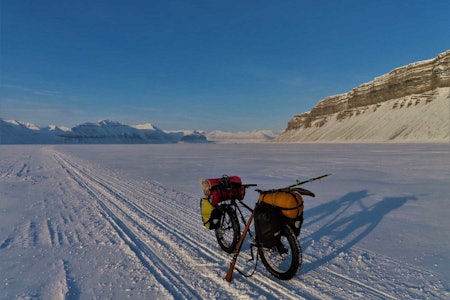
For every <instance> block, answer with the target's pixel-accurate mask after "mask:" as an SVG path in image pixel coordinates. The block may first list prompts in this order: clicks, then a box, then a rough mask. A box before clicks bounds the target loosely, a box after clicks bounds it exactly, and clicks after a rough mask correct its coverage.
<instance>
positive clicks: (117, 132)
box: [0, 119, 276, 144]
mask: <svg viewBox="0 0 450 300" xmlns="http://www.w3.org/2000/svg"><path fill="white" fill-rule="evenodd" d="M275 137H276V133H273V132H272V131H268V130H260V131H258V130H257V131H251V132H236V133H232V132H223V131H213V132H211V133H209V134H207V133H206V132H200V131H194V130H185V131H164V130H161V129H159V128H158V127H156V126H154V125H152V124H150V123H147V124H143V125H134V126H129V125H124V124H121V123H119V122H114V121H110V120H102V121H99V122H96V123H84V124H81V125H77V126H75V127H73V128H66V127H58V126H56V125H50V126H47V127H43V128H40V127H38V126H36V125H34V124H32V123H28V122H22V121H16V120H3V119H0V144H169V143H249V142H253V143H255V142H265V141H269V140H272V139H274V138H275Z"/></svg>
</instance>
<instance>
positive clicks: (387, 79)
mask: <svg viewBox="0 0 450 300" xmlns="http://www.w3.org/2000/svg"><path fill="white" fill-rule="evenodd" d="M448 87H450V50H448V51H446V52H444V53H441V54H439V55H438V56H437V57H436V58H434V59H430V60H426V61H421V62H416V63H412V64H409V65H407V66H403V67H400V68H397V69H394V70H392V71H391V72H389V73H387V74H385V75H382V76H380V77H377V78H375V79H374V80H373V81H371V82H368V83H365V84H362V85H360V86H358V87H356V88H354V89H353V90H351V91H350V92H347V93H344V94H340V95H335V96H330V97H327V98H325V99H323V100H322V101H320V102H319V103H318V104H317V105H316V106H315V107H314V108H313V109H312V110H311V111H310V112H307V113H303V114H300V115H295V116H294V117H293V118H292V119H291V120H290V121H289V123H288V126H287V129H286V130H285V132H284V133H282V134H281V135H280V136H279V137H278V139H277V140H278V141H352V140H355V141H359V140H367V141H370V140H371V139H373V141H384V140H386V139H387V140H395V139H396V137H394V138H393V136H394V135H395V132H398V128H396V126H395V123H396V122H397V121H398V120H397V119H402V120H403V121H402V122H399V123H402V124H401V126H403V127H405V126H406V127H408V124H407V119H408V117H407V116H408V113H410V115H411V116H412V115H415V114H418V113H419V112H418V110H420V111H421V113H425V112H426V111H432V110H430V106H440V108H438V109H437V110H439V109H444V112H445V109H446V107H448V101H449V97H448V94H449V89H448ZM445 102H447V103H445ZM388 103H390V104H389V105H387V104H388ZM424 105H428V106H429V107H425V108H424V107H423V106H424ZM382 106H383V110H382V111H383V112H382V113H383V114H381V111H378V110H379V109H380V108H381V107H382ZM386 106H389V107H390V110H392V112H391V111H387V110H386ZM410 107H414V108H416V109H414V110H413V109H411V110H409V111H403V110H401V111H400V109H401V108H410ZM419 108H420V109H419ZM377 111H378V113H377ZM386 113H388V114H389V115H390V116H391V118H392V119H389V120H388V119H386V118H385V117H384V115H386ZM369 114H370V115H374V116H372V117H371V118H369V117H368V115H369ZM396 114H397V115H398V116H399V118H396V117H395V115H396ZM363 115H365V117H362V116H363ZM400 116H401V118H400ZM431 117H433V118H441V119H442V122H441V123H442V124H443V125H445V124H448V119H449V118H450V112H449V111H448V109H447V110H446V113H442V112H440V113H438V114H437V115H433V116H431V115H429V114H428V115H427V114H423V115H422V118H423V119H425V118H431ZM356 118H359V121H360V122H356V123H358V126H359V127H360V128H359V129H360V131H371V130H370V128H364V127H365V126H364V123H366V126H368V127H373V126H375V127H383V128H384V130H387V127H389V128H391V130H394V131H395V132H393V133H389V132H383V133H382V132H379V137H376V136H377V135H376V134H372V135H370V136H365V135H364V134H359V135H358V134H353V135H352V137H348V136H346V134H345V133H346V132H345V131H342V132H340V133H339V128H335V127H336V126H338V127H341V129H342V130H344V128H345V130H350V129H352V130H353V129H354V128H348V126H349V123H348V121H350V119H352V122H353V123H355V120H354V119H356ZM364 119H366V120H365V121H366V122H364ZM376 120H378V123H373V122H376ZM414 120H415V119H414V118H411V120H410V121H411V122H413V121H414ZM330 122H331V123H333V128H327V127H329V126H326V125H327V124H328V125H330ZM382 122H389V123H390V124H389V125H390V126H385V125H386V124H381V123H382ZM405 122H406V123H405ZM399 126H400V125H399ZM324 127H325V128H324ZM326 128H327V129H330V130H333V131H334V135H330V134H327V133H326V132H325V131H324V129H326ZM380 130H381V128H380ZM436 130H439V131H447V134H445V132H442V133H438V134H437V135H441V136H442V138H437V139H438V140H441V139H444V140H443V141H448V131H449V130H450V129H449V127H448V125H447V127H445V128H444V127H443V126H438V128H436ZM431 131H433V128H431V129H430V134H431V135H433V136H434V135H436V133H434V132H431ZM314 132H316V134H314ZM302 133H304V134H302ZM413 136H414V138H412V136H411V135H410V136H409V137H408V140H412V141H414V140H417V141H421V140H423V139H425V140H426V141H428V140H429V139H428V138H427V137H428V136H429V135H428V136H425V137H421V136H419V135H418V134H413ZM397 138H399V139H402V135H397ZM403 138H404V136H403ZM445 139H447V140H445Z"/></svg>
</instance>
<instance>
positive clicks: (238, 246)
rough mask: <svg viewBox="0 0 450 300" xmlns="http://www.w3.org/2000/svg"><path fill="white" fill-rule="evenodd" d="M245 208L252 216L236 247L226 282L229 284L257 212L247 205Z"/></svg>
mask: <svg viewBox="0 0 450 300" xmlns="http://www.w3.org/2000/svg"><path fill="white" fill-rule="evenodd" d="M245 206H246V207H247V208H249V209H250V210H251V211H252V214H251V215H250V217H249V218H248V220H247V224H246V225H245V228H244V231H243V232H242V234H241V238H240V239H239V242H238V243H237V245H236V249H235V250H234V253H233V260H232V261H231V263H230V268H229V269H228V272H227V275H226V276H225V280H226V281H228V282H230V281H231V279H232V277H233V271H234V267H235V265H236V261H237V257H238V255H239V252H240V251H241V247H242V244H243V243H244V240H245V237H246V235H247V233H248V232H249V230H250V225H251V224H252V221H253V217H254V216H255V211H254V210H253V209H251V208H250V207H248V206H247V205H245ZM239 212H240V211H239Z"/></svg>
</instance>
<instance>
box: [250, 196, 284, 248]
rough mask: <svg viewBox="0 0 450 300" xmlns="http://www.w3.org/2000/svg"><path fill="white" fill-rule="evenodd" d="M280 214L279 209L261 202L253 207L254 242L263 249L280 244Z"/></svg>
mask: <svg viewBox="0 0 450 300" xmlns="http://www.w3.org/2000/svg"><path fill="white" fill-rule="evenodd" d="M282 217H283V216H282V214H281V212H280V209H279V208H277V207H275V206H272V205H268V204H265V203H262V202H259V203H257V204H256V207H255V217H254V218H255V232H256V240H257V242H258V243H260V244H262V245H263V247H266V248H272V247H273V246H276V245H277V244H279V242H280V238H281V226H282V219H281V218H282Z"/></svg>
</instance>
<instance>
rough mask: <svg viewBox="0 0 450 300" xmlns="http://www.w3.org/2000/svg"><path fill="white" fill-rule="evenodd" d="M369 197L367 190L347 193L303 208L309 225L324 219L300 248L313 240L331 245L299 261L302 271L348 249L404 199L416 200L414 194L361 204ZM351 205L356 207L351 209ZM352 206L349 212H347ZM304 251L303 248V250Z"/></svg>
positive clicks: (305, 271) (308, 244)
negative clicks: (327, 250) (310, 258)
mask: <svg viewBox="0 0 450 300" xmlns="http://www.w3.org/2000/svg"><path fill="white" fill-rule="evenodd" d="M368 196H369V192H368V191H367V190H361V191H357V192H351V193H348V194H347V195H345V196H343V197H342V198H339V199H336V200H334V201H331V202H329V203H325V204H322V205H319V206H317V207H314V208H311V209H309V210H306V211H305V223H304V224H303V226H310V225H312V224H315V223H318V222H320V221H322V222H323V221H324V220H326V223H325V224H324V225H321V227H320V228H319V230H316V231H314V232H313V233H312V234H310V235H309V236H306V237H305V238H303V241H302V247H303V248H304V249H305V250H306V249H308V247H311V246H312V245H313V244H314V243H315V242H316V241H321V240H322V241H324V242H325V243H326V244H327V245H328V246H332V247H331V249H332V251H331V252H330V253H328V254H326V255H325V256H323V257H320V258H318V259H317V260H314V261H311V262H308V263H305V264H303V266H302V273H308V272H309V271H312V270H315V269H317V268H319V267H320V266H322V265H324V264H326V263H328V262H330V261H331V260H333V259H334V258H336V257H337V256H338V255H339V254H340V253H341V252H345V251H348V250H349V249H350V248H352V247H353V246H354V245H355V244H357V243H358V242H359V241H361V240H362V239H364V238H365V237H367V236H368V235H369V233H370V232H372V231H373V230H374V229H375V228H376V227H377V226H378V224H379V223H380V222H381V221H382V220H383V218H384V217H385V216H386V215H387V214H389V213H390V212H392V211H394V210H396V209H398V208H400V207H402V206H403V205H404V204H405V203H406V202H407V201H410V200H417V197H415V196H405V197H386V198H384V199H383V200H381V201H379V202H377V203H374V204H372V205H366V204H364V202H363V200H364V198H366V197H368ZM354 205H357V206H358V207H359V210H358V211H354V210H355V208H354ZM351 207H352V210H353V212H350V208H351ZM305 252H306V251H305Z"/></svg>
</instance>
